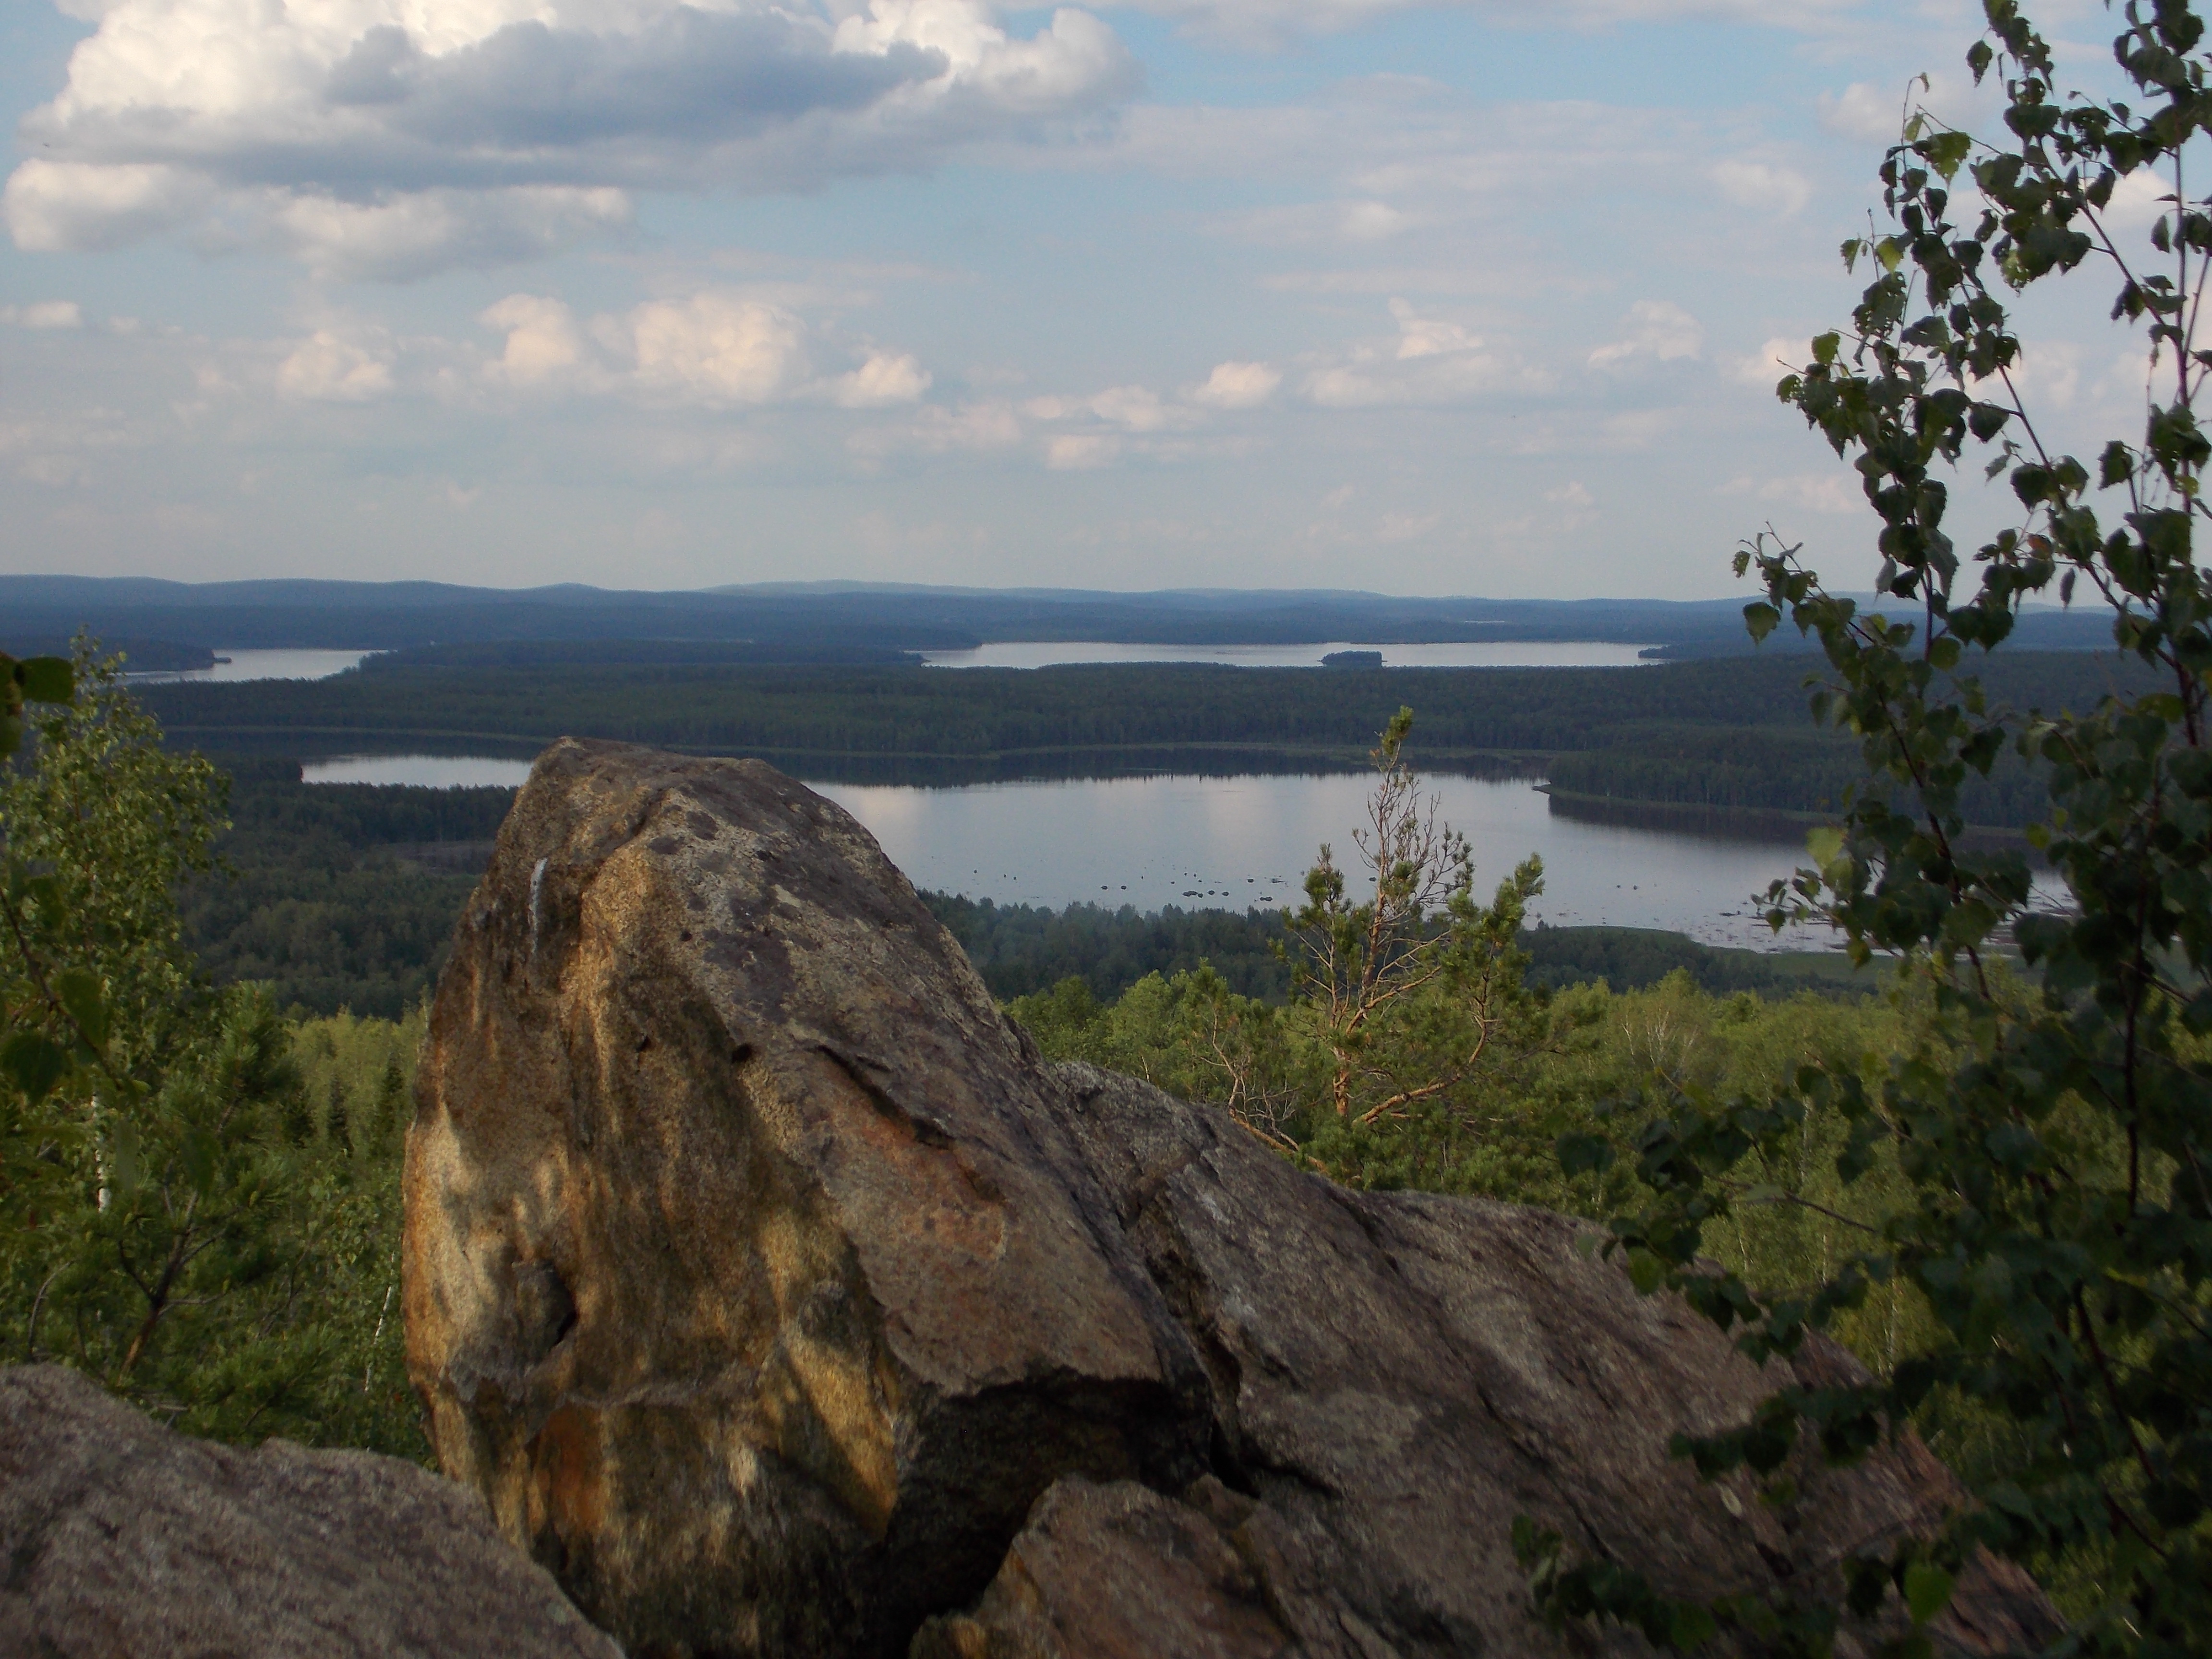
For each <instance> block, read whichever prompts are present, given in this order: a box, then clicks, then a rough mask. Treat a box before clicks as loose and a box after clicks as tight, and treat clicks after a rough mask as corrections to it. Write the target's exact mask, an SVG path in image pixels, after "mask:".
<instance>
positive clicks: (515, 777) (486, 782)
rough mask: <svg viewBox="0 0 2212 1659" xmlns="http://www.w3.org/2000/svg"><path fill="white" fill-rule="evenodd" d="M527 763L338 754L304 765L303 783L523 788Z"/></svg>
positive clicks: (461, 757)
mask: <svg viewBox="0 0 2212 1659" xmlns="http://www.w3.org/2000/svg"><path fill="white" fill-rule="evenodd" d="M530 764H531V763H529V762H528V761H526V760H501V759H499V758H498V757H495V756H491V755H339V756H337V757H334V758H332V759H330V760H313V761H306V762H303V763H301V767H300V781H301V782H303V783H380V784H395V783H396V784H408V785H412V786H413V787H416V788H418V789H483V788H495V789H520V787H522V786H523V785H524V784H526V783H527V782H529V781H530Z"/></svg>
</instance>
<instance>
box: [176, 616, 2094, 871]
mask: <svg viewBox="0 0 2212 1659" xmlns="http://www.w3.org/2000/svg"><path fill="white" fill-rule="evenodd" d="M1808 659H1809V653H1797V654H1796V655H1794V656H1783V655H1778V654H1775V653H1766V654H1765V655H1762V656H1759V657H1753V658H1738V659H1732V660H1729V661H1717V662H1686V663H1671V664H1662V665H1655V666H1651V667H1645V668H1636V669H1622V668H1592V669H1577V668H1532V669H1508V668H1481V669H1443V668H1438V669H1413V668H1407V669H1382V670H1344V671H1318V670H1313V669H1288V668H1286V669H1267V668H1225V667H1212V666H1207V665H1200V664H1181V663H1151V664H1110V665H1088V666H1077V667H1066V668H1045V669H1036V670H1012V669H1008V670H994V669H963V670H961V671H957V672H951V671H945V670H943V669H931V668H884V669H868V668H851V667H842V668H829V667H805V666H799V667H789V668H779V669H758V668H712V667H704V666H698V665H691V666H680V665H679V666H673V667H671V666H647V665H622V664H611V665H574V666H569V665H557V666H556V665H495V664H472V665H468V666H465V667H450V668H447V667H437V666H409V665H406V664H404V663H401V664H395V665H392V666H390V667H384V666H380V665H374V664H372V666H371V667H370V668H368V669H367V670H364V671H362V672H360V673H356V674H342V675H338V676H337V677H335V678H331V679H327V680H317V681H312V682H307V683H301V682H297V681H291V682H276V681H270V682H263V683H254V682H246V683H237V684H197V685H167V686H154V687H149V688H148V689H147V690H146V691H145V692H144V693H143V696H144V697H145V699H146V702H147V705H148V707H149V708H152V709H153V710H155V712H156V713H157V714H160V715H161V720H162V722H163V724H164V725H165V726H167V728H168V730H169V731H170V732H172V733H173V734H175V735H176V736H178V737H179V738H182V739H184V740H185V741H189V742H192V743H195V744H199V745H201V746H202V747H204V748H207V749H210V750H221V751H223V752H225V753H234V752H259V753H264V754H266V753H269V752H271V751H272V750H273V751H276V752H282V753H285V754H293V755H297V754H302V753H318V752H320V753H328V752H332V751H334V750H349V749H361V748H372V749H377V750H409V749H418V748H427V749H428V750H431V751H433V752H451V751H453V750H455V749H456V748H457V747H458V748H461V749H463V750H464V752H468V753H475V754H514V755H519V756H526V755H529V754H532V753H535V752H536V751H537V750H538V749H539V748H542V747H543V746H544V744H547V743H550V741H552V740H553V739H554V738H556V737H559V736H561V735H562V734H563V733H574V734H576V735H580V736H586V737H598V738H621V739H623V740H625V741H629V742H635V743H651V744H658V745H660V746H662V747H665V748H675V749H685V750H692V751H694V752H698V753H705V754H718V755H732V754H739V755H758V756H761V757H763V758H765V759H768V760H770V761H773V762H774V763H775V764H777V765H779V766H781V767H782V768H784V769H786V770H787V771H791V772H794V773H797V774H799V775H804V776H806V777H810V778H823V779H831V780H844V781H878V780H881V781H906V782H915V783H950V782H969V781H987V780H989V779H994V778H1000V777H1040V776H1048V775H1079V776H1104V775H1112V774H1115V773H1120V772H1142V771H1151V770H1161V769H1173V770H1182V771H1199V772H1216V773H1224V772H1235V771H1268V770H1274V771H1283V770H1298V769H1308V768H1311V767H1316V766H1320V767H1327V768H1330V769H1352V768H1357V767H1358V765H1359V764H1360V763H1361V760H1362V757H1364V755H1365V753H1366V751H1367V750H1368V749H1369V748H1370V747H1371V746H1372V745H1373V743H1374V740H1375V733H1376V732H1377V731H1379V730H1381V729H1382V727H1383V725H1384V724H1385V723H1386V722H1387V721H1388V720H1389V718H1390V716H1391V714H1392V713H1393V712H1394V711H1395V710H1396V709H1397V708H1398V707H1399V706H1400V705H1401V704H1402V703H1405V702H1414V703H1416V704H1417V705H1418V706H1419V708H1420V710H1421V738H1420V749H1421V752H1422V754H1423V756H1424V757H1425V763H1426V764H1427V765H1429V766H1430V767H1431V768H1432V769H1435V768H1440V767H1443V766H1445V765H1455V766H1458V765H1463V766H1470V767H1477V768H1482V767H1493V768H1494V767H1497V766H1500V765H1504V766H1507V767H1510V768H1512V769H1516V770H1534V769H1538V768H1541V765H1542V764H1543V763H1544V761H1545V760H1546V759H1547V757H1552V756H1554V755H1560V754H1568V753H1575V752H1579V751H1582V750H1604V751H1607V752H1609V753H1611V754H1613V755H1614V756H1616V757H1626V756H1627V755H1629V754H1632V753H1634V752H1635V751H1637V750H1639V749H1643V748H1645V747H1648V746H1649V745H1648V744H1646V743H1645V739H1644V733H1646V732H1650V731H1651V730H1653V729H1655V728H1664V729H1667V730H1668V731H1671V732H1679V731H1684V730H1690V729H1702V730H1703V731H1704V732H1706V733H1708V734H1710V733H1711V732H1713V731H1714V729H1715V728H1725V729H1728V730H1729V731H1733V732H1753V733H1756V732H1760V731H1765V732H1769V733H1775V732H1779V733H1782V734H1785V735H1787V734H1795V735H1796V736H1797V737H1800V738H1802V737H1803V736H1804V735H1806V734H1807V733H1808V730H1809V728H1808V724H1807V721H1806V719H1805V715H1804V712H1803V709H1802V704H1801V703H1800V702H1798V699H1797V693H1798V688H1799V685H1800V684H1801V682H1802V679H1803V678H1804V674H1805V670H1806V666H1807V663H1808ZM2119 671H2120V672H2122V673H2124V665H2123V667H2122V668H2121V669H2120V670H2119ZM2115 673H2116V667H2115V659H2112V658H2111V657H2109V656H2106V655H2104V654H2101V653H2090V652H2049V653H2037V654H2033V655H2028V654H2026V653H2023V654H2022V656H2021V658H2020V659H2018V661H2017V662H2016V663H2008V664H2006V665H1994V666H1993V667H1992V669H1991V674H1992V676H1993V678H1992V680H1991V685H1992V690H1993V693H1996V694H1998V695H2005V696H2035V697H2037V698H2038V699H2039V700H2042V701H2044V702H2045V705H2046V706H2048V707H2052V708H2057V707H2069V708H2083V707H2087V706H2088V705H2089V704H2091V703H2093V702H2095V701H2096V699H2097V698H2098V697H2099V696H2101V695H2102V694H2103V692H2104V691H2105V690H2106V689H2107V687H2108V686H2109V685H2111V684H2112V683H2113V680H2114V678H2115ZM1791 787H1795V786H1794V785H1792V786H1791ZM1597 793H1615V794H1620V793H1625V792H1624V791H1621V790H1619V789H1615V790H1611V791H1605V790H1601V791H1598V792H1597ZM1656 798H1657V799H1673V798H1674V796H1672V795H1662V796H1659V797H1656ZM1747 804H1748V805H1766V806H1781V805H1787V804H1788V803H1787V802H1786V801H1784V800H1781V799H1752V800H1749V801H1747ZM393 839H403V838H402V837H393Z"/></svg>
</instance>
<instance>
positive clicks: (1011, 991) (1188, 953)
mask: <svg viewBox="0 0 2212 1659" xmlns="http://www.w3.org/2000/svg"><path fill="white" fill-rule="evenodd" d="M922 902H924V903H926V904H927V905H928V906H929V908H930V910H931V913H932V914H933V915H935V916H936V917H937V919H938V921H940V922H942V923H944V924H945V931H946V932H948V933H951V935H952V937H953V938H954V939H957V940H959V941H960V948H961V949H962V950H963V951H965V952H966V953H967V956H968V960H969V961H970V962H972V963H975V971H976V972H977V973H979V974H981V975H982V976H983V982H984V983H985V984H986V985H987V986H989V987H991V992H992V994H993V995H994V996H997V997H1000V998H1001V999H1012V998H1015V997H1026V996H1031V995H1034V994H1036V993H1037V992H1040V991H1046V990H1052V989H1054V988H1055V987H1058V986H1059V985H1060V982H1061V981H1064V980H1066V979H1069V978H1078V979H1080V980H1081V981H1083V982H1084V984H1085V985H1086V986H1087V987H1089V988H1090V991H1091V995H1092V996H1093V997H1094V998H1105V999H1109V1000H1110V999H1112V998H1114V997H1118V996H1120V995H1121V993H1122V992H1124V991H1126V990H1127V989H1128V987H1130V986H1132V985H1133V984H1135V983H1136V982H1137V981H1139V980H1140V979H1142V978H1144V977H1145V975H1147V974H1165V975H1174V974H1178V973H1187V972H1189V971H1190V970H1192V969H1196V968H1198V967H1199V966H1200V965H1201V964H1206V965H1210V966H1211V967H1212V968H1213V969H1214V970H1215V971H1216V972H1218V974H1220V975H1221V976H1222V977H1223V978H1224V979H1225V980H1226V981H1228V982H1229V984H1230V985H1231V987H1234V988H1235V989H1236V990H1237V992H1239V993H1240V994H1243V995H1246V996H1253V997H1260V998H1262V999H1264V1000H1267V1001H1271V1002H1279V1001H1280V1000H1282V999H1283V997H1284V995H1285V994H1286V993H1287V992H1288V991H1289V989H1290V984H1291V975H1290V969H1289V968H1288V967H1287V966H1286V965H1285V963H1284V962H1283V960H1282V958H1281V957H1279V955H1277V954H1276V951H1275V949H1274V947H1275V945H1277V944H1278V943H1279V942H1280V940H1281V939H1282V934H1283V919H1282V917H1281V915H1279V914H1277V913H1275V912H1273V911H1268V910H1262V909H1259V908H1253V909H1249V910H1243V911H1237V910H1195V909H1194V910H1185V909H1183V908H1181V907H1179V906H1176V905H1173V904H1170V905H1167V906H1165V907H1164V908H1161V909H1159V910H1158V911H1154V912H1151V913H1144V912H1139V910H1137V909H1136V908H1133V906H1130V905H1126V904H1125V905H1122V906H1121V907H1120V908H1116V909H1109V908H1106V907H1105V906H1103V905H1097V904H1071V905H1069V906H1067V907H1066V908H1065V909H1061V910H1052V909H1047V908H1043V907H1042V906H1036V905H1028V904H997V903H994V902H992V901H991V900H989V899H970V898H966V897H963V896H957V895H952V894H946V893H924V894H923V895H922Z"/></svg>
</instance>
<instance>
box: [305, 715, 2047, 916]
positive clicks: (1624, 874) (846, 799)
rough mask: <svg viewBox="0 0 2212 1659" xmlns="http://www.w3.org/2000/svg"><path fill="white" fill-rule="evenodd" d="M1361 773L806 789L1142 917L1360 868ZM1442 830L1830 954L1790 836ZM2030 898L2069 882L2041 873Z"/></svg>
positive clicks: (1286, 888) (1568, 824) (1474, 805)
mask: <svg viewBox="0 0 2212 1659" xmlns="http://www.w3.org/2000/svg"><path fill="white" fill-rule="evenodd" d="M301 772H302V775H303V777H304V778H305V780H306V781H307V782H309V783H374V784H412V785H415V786H417V787H428V788H435V789H444V788H453V787H499V788H506V789H513V788H516V787H520V785H521V784H522V783H524V782H525V781H527V780H528V778H529V776H530V763H529V762H528V761H523V760H502V759H498V758H495V757H489V756H469V755H344V756H339V757H336V758H333V759H329V760H318V761H310V762H308V763H307V764H306V765H305V766H304V767H303V768H302V769H301ZM1428 785H1429V788H1430V791H1431V793H1433V794H1434V795H1435V796H1436V797H1437V799H1438V802H1439V805H1440V809H1441V811H1442V813H1443V817H1444V819H1445V821H1446V822H1447V823H1449V824H1451V826H1452V827H1453V828H1454V829H1458V830H1460V831H1462V833H1463V834H1465V836H1467V838H1468V842H1469V843H1470V844H1471V845H1472V847H1473V848H1474V872H1475V886H1476V890H1478V892H1480V894H1481V896H1483V897H1485V898H1487V897H1488V896H1489V895H1490V894H1491V892H1492V890H1494V889H1495V888H1496V887H1497V885H1498V882H1499V881H1501V880H1502V879H1504V878H1505V877H1506V876H1507V875H1509V874H1510V873H1511V872H1512V869H1513V866H1515V865H1516V864H1517V863H1518V862H1519V861H1520V860H1522V859H1523V858H1526V857H1527V856H1528V854H1531V853H1534V854H1539V855H1540V856H1541V858H1542V859H1543V860H1544V872H1545V874H1544V883H1545V891H1544V896H1542V897H1541V899H1539V900H1538V901H1537V902H1536V904H1535V905H1534V908H1533V910H1532V912H1531V917H1530V919H1531V921H1535V920H1539V919H1541V920H1542V921H1547V922H1549V923H1550V924H1551V925H1552V926H1553V927H1589V926H1600V925H1602V926H1609V927H1663V928H1668V929H1671V930H1673V931H1675V932H1678V933H1687V934H1688V935H1689V936H1690V937H1691V938H1692V939H1698V940H1700V941H1702V942H1703V943H1705V944H1707V945H1742V946H1747V947H1749V948H1751V949H1753V950H1763V951H1776V950H1783V951H1808V950H1821V949H1825V948H1827V946H1828V945H1829V943H1830V936H1829V934H1828V933H1826V930H1824V929H1823V930H1814V929H1805V928H1795V929H1790V930H1787V931H1785V932H1784V933H1780V934H1775V933H1771V932H1770V931H1769V930H1768V928H1767V926H1766V923H1765V921H1764V920H1763V919H1762V918H1761V917H1760V916H1759V912H1758V908H1757V907H1756V906H1755V905H1754V904H1753V902H1752V899H1751V896H1752V895H1753V893H1755V892H1763V891H1764V890H1765V887H1766V884H1767V883H1768V882H1770V881H1772V880H1773V879H1775V878H1777V877H1786V876H1788V875H1790V873H1791V872H1793V871H1794V870H1795V869H1796V867H1797V866H1798V865H1799V864H1801V863H1802V862H1803V861H1804V851H1803V848H1802V845H1801V844H1800V843H1799V842H1796V841H1786V840H1776V839H1771V838H1768V839H1759V838H1756V837H1752V836H1724V835H1710V834H1690V833H1687V832H1685V831H1682V830H1678V829H1645V828H1640V827H1636V826H1631V825H1620V824H1610V823H1585V822H1583V821H1582V820H1580V819H1577V818H1571V817H1565V816H1563V815H1561V814H1559V813H1556V812H1554V811H1553V810H1552V806H1551V801H1550V798H1549V797H1547V796H1546V795H1544V794H1542V793H1540V792H1539V791H1538V790H1537V789H1536V788H1535V787H1534V781H1533V780H1528V779H1513V780H1508V781H1496V780H1492V779H1485V778H1459V777H1437V778H1431V779H1430V780H1428ZM810 787H811V788H813V789H814V790H816V791H817V793H821V794H823V795H826V796H827V797H829V799H831V800H834V801H836V803H837V804H838V805H840V806H842V807H843V808H844V809H845V810H846V811H848V812H850V813H851V814H852V815H853V816H854V817H856V818H858V819H859V820H860V822H861V823H863V824H864V825H866V827H867V829H868V830H869V832H870V833H871V834H872V835H873V836H875V838H876V840H877V842H878V844H879V845H881V847H882V848H883V849H884V853H885V854H887V855H888V856H889V857H890V860H891V862H892V863H894V864H896V865H897V866H898V867H899V868H900V869H901V870H902V871H904V872H906V874H907V877H908V879H909V880H911V881H912V882H913V883H914V884H915V886H917V887H923V888H933V889H936V890H939V891H942V892H947V893H964V894H966V895H967V896H969V897H970V898H977V899H982V898H988V899H994V900H996V901H997V902H1000V903H1001V904H1037V905H1044V906H1047V907H1049V908H1054V909H1058V908H1060V907H1062V906H1064V905H1068V904H1080V903H1091V904H1101V905H1105V906H1108V907H1109V908H1120V907H1121V906H1122V905H1124V904H1127V905H1133V906H1134V907H1135V908H1138V909H1139V910H1158V909H1159V908H1161V907H1162V906H1164V905H1169V904H1174V905H1179V906H1181V907H1182V908H1184V909H1187V910H1188V909H1234V910H1241V909H1243V908H1247V907H1248V906H1251V905H1258V906H1261V908H1283V907H1285V906H1290V905H1295V904H1297V902H1299V900H1300V899H1301V897H1302V896H1303V893H1302V890H1301V886H1300V884H1301V883H1302V882H1303V881H1304V878H1305V872H1306V871H1307V870H1308V869H1310V867H1311V866H1312V865H1313V862H1314V859H1315V855H1316V854H1317V853H1318V851H1319V850H1320V848H1321V844H1322V842H1328V843H1329V844H1330V845H1331V847H1332V848H1334V852H1335V855H1336V860H1337V862H1338V864H1339V865H1340V866H1342V867H1344V868H1345V869H1346V872H1347V874H1350V873H1352V872H1356V870H1357V868H1358V866H1357V858H1358V849H1357V848H1356V847H1355V846H1354V845H1353V842H1352V832H1353V830H1355V829H1358V827H1359V825H1360V824H1361V823H1363V822H1364V815H1365V809H1366V805H1367V796H1368V791H1369V787H1370V778H1369V776H1368V775H1366V774H1364V773H1338V774H1328V775H1318V776H1288V777H1236V778H1206V777H1194V776H1182V775H1178V776H1170V777H1146V778H1078V779H1068V780H1058V781H1039V782H1024V783H982V784H969V785H963V786H960V787H951V788H924V787H913V786H908V785H902V784H855V783H814V784H811V786H810ZM2036 889H2037V894H2038V902H2039V904H2040V905H2044V906H2048V905H2051V904H2055V903H2057V902H2060V900H2061V899H2062V898H2063V890H2062V889H2061V888H2060V886H2059V885H2058V884H2057V881H2056V880H2055V878H2053V877H2052V876H2051V874H2050V872H2047V871H2041V872H2037V875H2036Z"/></svg>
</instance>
